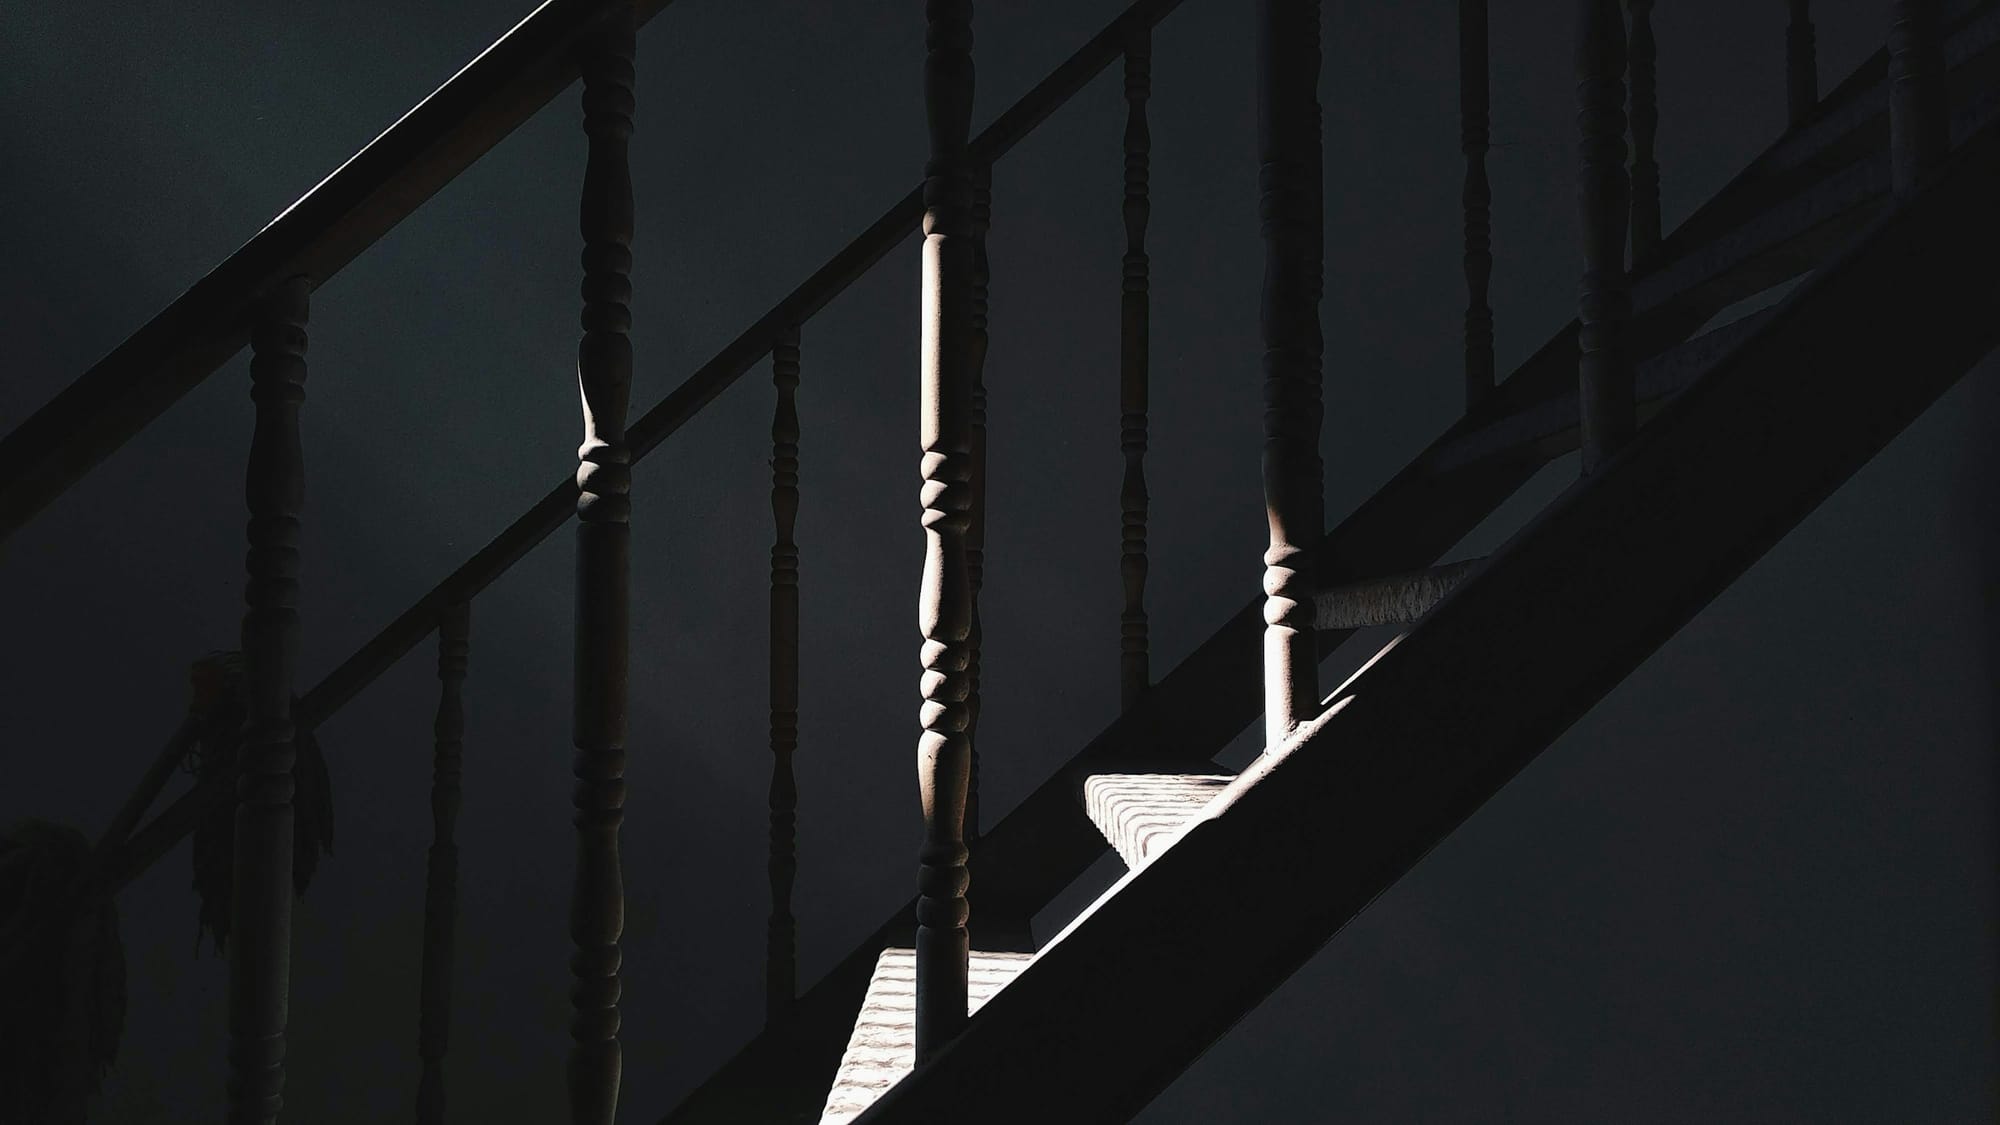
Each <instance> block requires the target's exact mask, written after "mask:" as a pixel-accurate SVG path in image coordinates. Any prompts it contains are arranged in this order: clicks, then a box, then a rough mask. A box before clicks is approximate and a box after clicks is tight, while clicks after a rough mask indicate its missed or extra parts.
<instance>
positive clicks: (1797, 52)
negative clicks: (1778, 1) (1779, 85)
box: [1785, 0, 1819, 128]
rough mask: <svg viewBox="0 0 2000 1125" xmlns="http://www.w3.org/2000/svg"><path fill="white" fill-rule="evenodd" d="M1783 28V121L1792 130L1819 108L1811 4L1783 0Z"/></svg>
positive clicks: (1816, 56) (1817, 57)
mask: <svg viewBox="0 0 2000 1125" xmlns="http://www.w3.org/2000/svg"><path fill="white" fill-rule="evenodd" d="M1785 6H1786V8H1787V9H1789V10H1790V14H1791V21H1790V22H1789V23H1787V24H1786V25H1785V111H1786V113H1785V117H1786V120H1787V122H1789V123H1790V124H1791V125H1792V126H1793V127H1795V128H1796V127H1797V126H1798V124H1799V122H1801V121H1804V120H1805V119H1806V115H1807V114H1809V113H1811V112H1812V110H1813V107H1814V106H1816V105H1818V104H1819V50H1818V47H1817V44H1816V40H1817V36H1816V35H1815V34H1814V32H1813V22H1812V0H1787V2H1786V5H1785Z"/></svg>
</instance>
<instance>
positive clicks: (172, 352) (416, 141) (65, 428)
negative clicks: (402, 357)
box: [0, 0, 673, 541]
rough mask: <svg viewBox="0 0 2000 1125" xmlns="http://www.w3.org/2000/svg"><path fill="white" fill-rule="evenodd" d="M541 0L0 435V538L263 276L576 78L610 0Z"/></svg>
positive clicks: (243, 309)
mask: <svg viewBox="0 0 2000 1125" xmlns="http://www.w3.org/2000/svg"><path fill="white" fill-rule="evenodd" d="M672 2H673V0H545V2H544V3H543V4H542V5H541V6H540V7H537V8H536V9H535V10H534V11H532V12H530V13H529V14H528V16H527V17H526V18H525V19H523V20H522V21H521V22H520V23H518V24H515V25H514V27H513V28H512V29H511V30H509V31H508V32H507V34H505V35H503V36H501V37H500V38H499V39H498V40H497V41H495V42H494V44H493V45H492V46H490V47H488V48H487V49H486V50H484V51H482V52H480V54H479V56H478V57H477V58H475V59H473V60H472V61H471V62H470V63H467V64H466V65H465V66H464V67H463V68H462V69H460V70H459V71H458V73H456V74H454V75H452V76H451V78H450V79H449V80H448V81H446V82H445V83H444V85H442V86H439V87H438V88H437V89H436V90H435V91H433V92H432V93H431V94H430V96H429V97H426V98H425V99H424V100H423V101H421V102H418V103H417V105H416V106H415V107H414V108H412V109H411V110H410V111H409V112H408V113H406V114H404V115H403V116H402V117H401V118H399V119H397V121H396V122H395V124H393V125H391V126H389V128H387V129H385V130H383V132H382V133H381V135H380V136H377V137H376V138H375V139H374V140H372V141H370V142H368V144H367V145H365V146H363V147H362V149H361V151H359V152H357V153H355V154H354V155H353V156H352V157H350V158H348V160H347V161H346V162H345V163H343V164H342V165H341V166H340V167H338V168H336V169H334V171H333V172H332V173H331V174H330V175H328V176H327V177H326V178H325V179H323V180H321V181H320V182H319V183H318V184H317V185H315V186H314V187H313V188H312V190H311V191H308V192H306V194H305V195H303V196H301V197H300V198H299V199H298V201H297V202H295V203H293V204H292V205H291V206H290V207H287V208H285V210H284V211H283V212H282V213H281V214H279V215H278V217H277V218H275V219H272V220H271V221H270V222H269V223H268V224H266V225H265V227H264V229H262V230H260V231H258V232H257V233H256V235H255V236H253V237H252V238H251V239H250V240H249V241H248V242H246V243H244V244H243V245H242V246H241V247H239V248H238V249H237V250H236V251H235V252H234V253H232V254H230V255H229V257H227V258H225V259H223V261H222V263H221V264H220V265H218V266H216V267H215V268H214V269H213V270H210V271H209V272H208V273H207V274H206V275H205V276H203V277H202V278H201V280H199V281H197V282H195V283H194V285H193V286H191V287H190V288H189V289H188V291H187V292H185V293H183V294H181V295H180V296H179V297H177V298H175V299H174V301H173V303H172V304H169V305H168V306H167V307H166V308H164V309H162V310H161V311H160V312H159V314H158V315H156V316H154V317H153V319H152V320H150V321H148V322H146V324H145V325H144V326H143V327H141V328H140V329H139V330H138V331H136V332H134V333H132V335H131V336H129V337H127V338H126V340H125V342H124V343H122V344H119V345H118V346H117V347H116V348H114V349H112V351H111V352H110V354H108V355H106V356H105V357H104V358H103V359H101V360H99V361H98V362H97V363H96V364H95V365H94V366H92V367H91V369H90V370H89V371H86V372H84V373H83V375H82V376H81V377H79V378H78V379H77V380H76V381H75V382H73V383H71V384H70V385H69V386H68V387H66V388H64V389H63V390H62V391H61V392H60V393H58V394H57V395H56V397H55V398H53V399H51V400H49V402H48V403H47V404H45V405H44V406H43V407H42V408H41V409H40V410H37V411H36V412H35V413H34V414H33V415H31V416H30V417H29V418H28V419H27V420H26V421H24V422H22V423H21V424H20V425H19V426H17V427H15V429H14V430H13V431H12V432H11V433H9V434H7V436H6V437H4V438H0V541H4V540H5V539H6V538H7V537H8V536H10V535H12V534H13V533H14V532H15V531H17V530H19V529H20V528H21V527H22V526H24V525H25V524H26V523H27V522H28V521H29V520H31V519H33V518H34V516H35V515H36V513H38V512H40V511H41V510H42V509H43V508H45V507H47V506H48V504H49V503H50V502H51V501H53V500H54V499H55V498H56V497H57V496H60V495H61V494H62V493H63V492H64V491H65V490H66V489H68V488H69V486H70V485H72V484H75V483H76V482H77V481H78V480H80V479H82V477H83V476H84V474H85V473H88V472H89V471H90V470H91V469H92V468H93V467H95V466H96V465H97V464H98V462H100V461H102V460H104V459H105V458H106V457H108V456H110V455H111V454H112V453H113V452H115V451H116V450H117V449H118V448H119V447H120V446H122V445H123V444H124V443H125V442H126V441H128V440H129V439H131V437H132V436H133V435H134V434H137V433H138V432H139V431H140V430H142V429H144V428H145V427H146V426H147V425H148V424H150V423H151V422H152V421H153V419H154V418H157V417H159V415H160V414H161V413H162V412H163V411H165V410H166V409H167V408H168V407H169V406H172V405H173V404H174V403H175V402H177V401H179V399H180V398H181V397H182V396H183V395H185V394H187V392H189V391H191V390H193V389H194V388H195V387H196V386H198V385H200V383H201V382H202V380H204V379H206V378H207V377H208V376H209V375H210V374H212V373H213V372H214V371H215V370H216V369H217V368H218V367H220V366H222V364H224V363H226V362H228V361H229V359H230V358H231V357H233V356H234V355H235V354H236V353H237V352H238V351H240V350H242V348H243V346H244V344H245V343H246V342H247V341H248V340H249V333H250V319H249V318H250V311H251V306H252V304H253V302H254V301H255V300H256V298H257V297H258V296H259V295H260V294H262V293H263V292H264V291H265V290H266V289H268V288H269V287H270V286H271V285H273V284H274V283H276V282H278V281H281V280H283V279H285V278H288V277H296V276H299V275H301V274H303V275H304V276H306V277H307V278H309V279H311V280H310V283H311V285H313V286H314V287H317V286H319V285H320V284H322V283H324V282H325V281H326V280H327V279H328V278H330V277H332V276H333V275H334V274H336V273H339V272H340V270H341V268H342V267H344V266H346V265H347V263H348V262H350V261H353V260H354V258H355V257H356V256H357V255H359V254H360V253H361V252H362V251H363V250H366V249H367V248H368V247H370V246H372V245H374V244H375V243H376V242H377V241H379V240H380V239H381V238H382V237H383V236H384V235H386V234H387V233H388V232H389V231H390V230H392V229H394V227H395V226H396V224H397V223H400V222H401V221H403V220H404V219H405V218H407V217H409V215H410V214H411V213H412V212H414V211H415V210H416V209H417V208H418V207H420V206H422V205H423V204H424V202H425V201H426V200H428V199H430V197H431V196H433V195H435V194H437V192H438V191H439V190H440V189H442V188H443V187H444V186H445V185H446V184H448V183H450V182H451V181H452V180H453V179H455V178H457V176H458V174H459V173H461V172H463V171H464V170H465V169H466V168H468V167H470V166H471V165H472V162H473V161H475V160H477V159H479V158H480V157H481V156H483V155H485V154H486V152H487V151H488V150H490V149H492V148H493V146H494V145H497V144H499V143H500V141H501V140H503V139H504V138H506V136H507V135H508V134H509V133H512V132H513V131H514V130H515V129H516V128H517V127H519V126H520V125H521V123H522V122H524V121H526V120H527V119H528V118H530V117H532V116H534V114H535V113H536V111H538V110H540V109H541V108H542V107H543V106H545V105H547V104H548V103H549V101H550V100H551V99H553V98H554V97H555V96H556V95H557V94H559V93H561V92H562V91H563V90H564V89H566V88H568V86H569V85H570V84H571V83H572V82H574V81H576V78H577V74H578V71H577V64H576V52H575V49H574V48H575V45H576V44H577V43H578V42H579V41H580V40H582V39H583V38H584V37H585V36H587V35H588V34H589V33H590V32H591V31H592V29H594V28H595V27H597V26H598V25H599V24H600V23H602V22H603V20H604V18H605V16H606V15H607V14H608V13H610V12H612V11H613V10H615V9H616V8H618V7H619V6H620V5H621V4H633V5H634V6H635V8H636V11H637V18H638V21H639V22H640V23H642V24H643V23H644V22H646V21H647V20H650V19H652V18H653V17H654V16H655V15H658V14H659V13H660V12H661V11H662V10H663V9H665V8H666V7H667V5H669V4H671V3H672Z"/></svg>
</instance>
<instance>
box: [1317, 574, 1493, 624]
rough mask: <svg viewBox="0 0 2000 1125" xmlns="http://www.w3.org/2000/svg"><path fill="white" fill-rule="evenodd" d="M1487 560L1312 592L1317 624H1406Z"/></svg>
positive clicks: (1428, 609)
mask: <svg viewBox="0 0 2000 1125" xmlns="http://www.w3.org/2000/svg"><path fill="white" fill-rule="evenodd" d="M1485 561H1486V560H1485V559H1467V560H1465V561H1463V562H1455V563H1445V564H1443V565H1442V566H1434V567H1431V568H1430V569H1428V570H1419V571H1415V572H1413V573H1410V574H1393V575H1390V576H1388V577H1386V578H1371V579H1369V580H1367V581H1365V582H1350V583H1348V584H1347V585H1345V586H1337V587H1335V588H1333V589H1331V590H1321V591H1320V592H1319V593H1317V594H1315V595H1313V606H1314V611H1315V617H1314V622H1313V624H1314V627H1315V628H1318V629H1366V628H1369V627H1370V626H1375V625H1407V624H1409V623H1410V622H1412V621H1415V620H1416V619H1417V618H1419V617H1422V616H1423V615H1424V614H1426V613H1429V612H1430V611H1431V607H1432V606H1434V605H1436V604H1438V602H1440V601H1443V600H1444V596H1445V595H1446V594H1449V593H1451V592H1452V590H1453V589H1455V588H1457V586H1458V584H1459V583H1460V582H1463V581H1465V578H1466V576H1467V575H1469V574H1471V573H1472V572H1473V571H1475V570H1477V569H1479V564H1480V563H1482V562H1485Z"/></svg>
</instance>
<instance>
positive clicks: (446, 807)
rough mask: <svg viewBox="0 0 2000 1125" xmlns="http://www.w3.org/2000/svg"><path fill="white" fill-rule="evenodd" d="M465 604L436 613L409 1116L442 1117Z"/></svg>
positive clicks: (432, 1124)
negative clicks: (419, 1066) (418, 1066)
mask: <svg viewBox="0 0 2000 1125" xmlns="http://www.w3.org/2000/svg"><path fill="white" fill-rule="evenodd" d="M471 631H472V607H471V606H470V605H469V604H467V603H465V602H459V603H457V604H455V605H453V606H451V607H450V608H449V609H446V610H445V611H444V614H443V616H442V617H440V618H439V620H438V662H437V675H438V707H437V720H436V722H435V723H433V724H432V727H431V731H432V735H433V738H434V739H435V748H434V749H433V750H432V754H431V851H430V862H429V866H428V869H427V870H426V872H425V875H424V960H423V978H422V982H421V984H420V985H419V986H418V994H419V997H420V1004H421V1007H420V1008H419V1011H418V1016H417V1055H418V1057H419V1058H421V1059H422V1060H423V1075H422V1077H421V1078H419V1079H418V1080H417V1121H418V1122H419V1123H420V1125H441V1123H442V1122H443V1121H444V1053H445V1048H446V1046H447V1045H448V1044H449V1042H450V1038H451V969H452V958H453V950H454V947H455V945H456V935H457V930H458V838H457V837H458V807H459V779H460V777H461V776H462V775H463V768H462V767H463V761H464V753H465V703H464V687H465V665H466V654H467V651H468V649H469V648H470V638H471Z"/></svg>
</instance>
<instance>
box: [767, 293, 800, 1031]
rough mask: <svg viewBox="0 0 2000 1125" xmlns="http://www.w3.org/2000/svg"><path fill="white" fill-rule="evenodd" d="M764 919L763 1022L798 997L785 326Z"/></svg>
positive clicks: (794, 393)
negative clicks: (768, 852)
mask: <svg viewBox="0 0 2000 1125" xmlns="http://www.w3.org/2000/svg"><path fill="white" fill-rule="evenodd" d="M771 381H772V383H773V384H774V385H775V386H776V388H777V392H778V402H777V406H776V407H775V408H774V409H773V410H772V412H771V516H772V522H773V523H774V524H775V526H776V535H775V539H774V540H773V542H772V545H771V858H770V863H769V873H770V878H771V921H770V924H769V926H768V927H767V928H766V932H765V939H764V1020H765V1023H767V1024H769V1023H774V1022H776V1021H777V1020H778V1018H779V1017H781V1016H783V1015H784V1014H785V1013H786V1012H789V1011H790V1010H791V1007H792V1001H793V1000H794V999H795V998H796V997H797V995H798V983H799V968H798V941H799V934H798V922H797V920H796V919H794V918H793V917H792V884H793V883H794V881H796V880H797V878H798V872H799V860H798V807H799V787H798V781H797V779H796V778H795V777H794V776H793V774H792V754H793V753H794V752H795V751H796V750H797V749H798V748H799V548H798V544H797V543H795V542H793V540H792V534H793V528H794V527H795V526H796V525H797V523H798V518H799V407H798V389H799V330H798V328H797V327H790V328H786V329H785V330H784V331H782V332H780V333H779V334H778V339H777V342H776V343H775V344H773V345H772V347H771Z"/></svg>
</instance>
